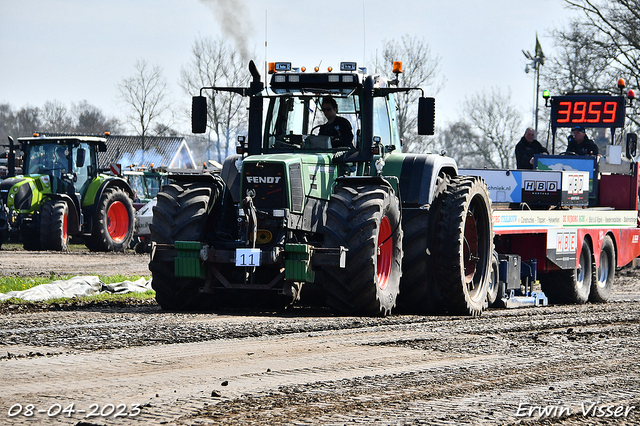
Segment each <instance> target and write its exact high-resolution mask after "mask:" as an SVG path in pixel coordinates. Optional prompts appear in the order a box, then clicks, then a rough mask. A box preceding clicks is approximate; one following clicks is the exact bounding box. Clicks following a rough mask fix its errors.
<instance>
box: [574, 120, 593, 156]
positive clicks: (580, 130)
mask: <svg viewBox="0 0 640 426" xmlns="http://www.w3.org/2000/svg"><path fill="white" fill-rule="evenodd" d="M571 133H573V135H572V136H569V143H568V145H567V152H573V153H575V154H576V155H598V145H596V143H595V142H594V141H592V140H591V139H589V138H588V137H587V135H586V134H585V132H584V127H581V126H576V127H574V128H573V129H572V130H571Z"/></svg>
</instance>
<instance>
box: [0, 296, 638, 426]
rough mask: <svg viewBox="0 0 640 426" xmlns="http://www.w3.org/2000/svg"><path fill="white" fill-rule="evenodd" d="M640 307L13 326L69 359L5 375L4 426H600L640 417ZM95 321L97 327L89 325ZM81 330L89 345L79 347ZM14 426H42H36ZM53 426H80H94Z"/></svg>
mask: <svg viewBox="0 0 640 426" xmlns="http://www.w3.org/2000/svg"><path fill="white" fill-rule="evenodd" d="M639 308H640V302H638V301H628V302H616V303H609V304H603V305H585V306H556V307H545V308H536V309H522V310H517V311H489V312H487V313H486V315H483V316H482V317H480V318H475V319H473V318H459V317H454V318H447V317H406V316H397V317H388V318H340V317H304V312H302V314H301V315H302V316H297V317H296V316H294V317H282V316H275V317H274V316H271V317H269V316H262V317H255V316H232V317H231V316H227V315H193V314H169V313H167V314H164V313H160V312H154V313H153V314H150V312H138V313H121V314H119V316H118V318H117V320H114V318H113V314H110V313H109V312H81V313H80V315H78V314H75V315H74V313H59V312H58V313H42V315H38V314H35V315H23V314H20V315H14V316H11V315H9V316H4V317H0V330H3V329H4V330H7V328H4V327H10V325H9V323H10V322H11V320H14V321H15V322H23V323H22V324H19V327H15V326H13V328H12V329H11V330H12V331H11V333H13V334H11V336H13V341H14V342H16V343H20V345H22V346H23V347H24V348H28V347H29V335H30V334H33V330H35V329H43V328H44V329H46V330H47V332H48V333H49V335H53V334H55V333H57V332H59V333H62V336H61V337H60V340H56V341H57V344H56V346H55V350H57V351H59V352H60V353H61V355H56V356H38V357H25V358H17V359H16V358H11V359H4V360H0V368H2V374H1V376H2V379H3V388H2V395H3V397H2V398H1V401H0V415H2V414H4V413H6V412H7V410H8V407H7V406H11V404H13V403H16V402H20V403H25V402H30V403H33V404H36V405H38V406H44V407H45V408H46V407H48V406H50V405H51V404H54V403H63V402H65V403H66V402H75V403H76V406H78V407H80V406H84V407H85V408H86V406H88V405H90V404H93V403H96V404H100V405H101V406H104V405H105V404H108V403H113V404H128V405H130V404H133V403H140V404H141V405H142V412H141V414H140V415H139V416H136V417H131V418H126V419H123V418H118V419H113V418H106V417H105V418H98V419H93V420H94V421H95V424H158V423H160V422H167V424H246V423H254V424H265V425H266V424H319V423H321V424H345V423H347V424H376V423H377V424H443V425H445V424H446V425H451V424H482V423H487V424H514V423H519V422H523V421H524V422H534V423H544V422H545V421H551V420H553V421H557V419H555V418H549V419H544V418H543V419H537V418H522V417H517V416H516V412H517V410H518V408H519V405H518V404H526V406H527V407H528V406H538V405H539V406H543V405H554V404H555V405H557V406H565V405H566V406H570V407H571V408H572V409H573V412H572V413H571V414H572V416H571V417H569V418H568V419H564V420H561V421H562V422H564V423H565V424H585V423H584V422H588V421H592V420H593V418H589V417H583V416H581V415H579V414H578V413H579V410H580V404H581V403H582V402H585V403H591V402H598V403H606V404H623V403H624V404H627V403H630V404H631V405H640V404H636V403H634V402H638V401H637V399H638V393H637V383H638V379H640V377H638V373H637V372H636V371H634V370H635V369H636V366H637V365H638V361H640V359H639V358H640V355H638V354H637V352H638V351H637V348H638V347H640V342H639V341H638V340H640V337H639V336H640V333H639V331H640V330H639V328H640V326H639V324H640V309H639ZM91 317H94V321H93V322H92V324H93V325H95V327H86V326H83V325H82V323H83V322H84V323H86V322H87V321H88V320H90V318H91ZM47 318H49V319H48V320H46V319H47ZM22 320H24V321H22ZM3 321H4V322H3ZM74 321H75V322H74ZM116 323H117V324H128V326H127V327H124V328H123V326H114V324H116ZM56 324H57V325H56ZM178 326H179V331H180V333H181V334H182V335H183V337H184V338H185V339H187V338H188V339H192V340H189V341H190V343H179V344H158V341H157V336H156V331H157V330H165V329H166V328H167V327H178ZM159 327H161V328H159ZM114 328H115V329H114ZM208 328H213V329H215V330H224V333H223V334H220V335H219V336H226V338H220V337H215V335H211V334H209V333H208V332H206V330H207V329H208ZM70 329H73V330H74V336H73V339H71V340H65V339H64V334H65V333H67V332H68V331H69V330H70ZM110 329H114V330H112V333H111V334H110V333H109V330H110ZM123 329H124V330H126V332H123ZM142 335H146V336H147V338H146V340H145V339H142V340H140V339H139V336H142ZM234 335H235V336H237V337H236V338H233V336H234ZM83 336H84V337H85V338H86V346H85V347H83V345H82V341H83ZM96 336H100V338H102V339H103V340H104V342H105V344H106V345H107V346H111V347H114V345H115V342H117V341H119V340H123V339H124V340H125V341H126V340H127V339H130V340H131V342H133V343H132V345H131V347H127V346H128V344H125V345H122V346H120V347H118V348H117V349H110V350H97V351H96V350H95V339H96ZM252 336H253V337H252ZM198 340H200V341H198ZM37 342H39V343H40V344H41V343H42V336H40V337H39V338H38V339H37ZM9 347H11V346H9ZM223 384H226V385H223ZM214 392H215V395H219V396H212V393H214ZM63 405H64V404H63ZM631 415H632V416H637V414H636V412H635V411H633V412H632V413H631ZM634 419H635V420H634ZM11 420H12V422H13V423H14V424H27V423H30V424H33V422H32V420H33V419H27V418H22V417H17V418H15V417H14V418H12V419H11ZM38 420H39V424H46V423H51V424H56V423H57V424H75V423H77V421H79V420H80V419H79V418H76V419H67V418H62V417H56V418H42V417H41V418H39V419H38ZM69 420H75V421H74V422H70V421H69ZM596 420H598V419H596ZM605 420H606V419H605ZM617 420H618V423H617V424H620V423H619V421H620V420H621V419H617ZM622 420H624V419H622ZM626 420H631V421H637V420H638V418H637V417H630V418H628V419H626Z"/></svg>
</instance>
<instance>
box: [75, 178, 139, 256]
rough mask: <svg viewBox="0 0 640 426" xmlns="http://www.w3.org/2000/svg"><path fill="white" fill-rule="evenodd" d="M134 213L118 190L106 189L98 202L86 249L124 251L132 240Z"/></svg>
mask: <svg viewBox="0 0 640 426" xmlns="http://www.w3.org/2000/svg"><path fill="white" fill-rule="evenodd" d="M134 220H135V212H134V209H133V202H132V201H131V198H129V196H128V195H127V194H126V193H125V192H124V191H123V190H122V189H120V188H107V189H105V190H104V193H103V194H102V197H100V201H99V202H98V205H97V208H96V212H95V214H94V219H93V228H92V230H91V236H90V237H89V238H88V239H87V241H86V243H87V247H88V248H89V250H91V251H124V250H125V249H126V248H128V247H129V244H130V242H131V239H132V238H133V226H134Z"/></svg>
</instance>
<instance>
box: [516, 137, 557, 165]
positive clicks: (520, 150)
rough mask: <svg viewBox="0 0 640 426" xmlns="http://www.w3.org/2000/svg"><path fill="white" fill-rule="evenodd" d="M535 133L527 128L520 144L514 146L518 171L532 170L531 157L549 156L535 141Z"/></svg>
mask: <svg viewBox="0 0 640 426" xmlns="http://www.w3.org/2000/svg"><path fill="white" fill-rule="evenodd" d="M535 135H536V134H535V132H534V131H533V129H532V128H531V127H528V128H527V130H525V132H524V136H522V138H521V139H520V142H518V143H517V144H516V165H517V167H518V168H519V169H533V156H534V155H536V154H549V152H548V151H547V149H546V148H545V147H543V146H542V144H540V142H538V141H537V140H536V139H535Z"/></svg>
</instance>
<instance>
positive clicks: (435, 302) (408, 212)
mask: <svg viewBox="0 0 640 426" xmlns="http://www.w3.org/2000/svg"><path fill="white" fill-rule="evenodd" d="M437 179H438V181H437V184H436V189H435V193H434V196H433V200H432V201H431V203H430V205H429V209H403V211H402V231H403V239H402V251H403V254H404V256H403V258H402V278H401V279H400V293H399V294H398V311H400V312H402V313H413V314H419V315H435V314H442V313H444V312H443V311H442V306H443V305H442V295H441V294H440V287H439V286H438V282H437V278H436V274H435V267H434V264H433V256H432V254H433V253H434V241H435V237H434V234H435V229H436V227H435V224H436V223H437V222H438V220H439V217H440V209H441V208H442V200H443V197H444V192H445V190H446V188H447V186H448V184H449V176H447V175H444V176H440V177H438V178H437Z"/></svg>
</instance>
